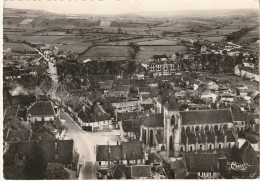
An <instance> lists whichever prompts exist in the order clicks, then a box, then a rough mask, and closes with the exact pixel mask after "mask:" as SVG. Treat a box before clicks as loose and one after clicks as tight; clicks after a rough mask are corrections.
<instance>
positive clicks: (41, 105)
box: [27, 101, 55, 116]
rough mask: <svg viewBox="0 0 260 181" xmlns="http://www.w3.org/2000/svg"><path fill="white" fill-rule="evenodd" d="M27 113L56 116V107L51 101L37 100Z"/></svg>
mask: <svg viewBox="0 0 260 181" xmlns="http://www.w3.org/2000/svg"><path fill="white" fill-rule="evenodd" d="M27 114H31V115H32V116H54V115H55V112H54V108H53V105H52V102H50V101H37V102H35V103H34V104H33V105H32V106H31V107H30V108H29V109H28V112H27Z"/></svg>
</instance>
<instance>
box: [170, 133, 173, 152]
mask: <svg viewBox="0 0 260 181" xmlns="http://www.w3.org/2000/svg"><path fill="white" fill-rule="evenodd" d="M172 149H173V144H172V136H170V150H172Z"/></svg>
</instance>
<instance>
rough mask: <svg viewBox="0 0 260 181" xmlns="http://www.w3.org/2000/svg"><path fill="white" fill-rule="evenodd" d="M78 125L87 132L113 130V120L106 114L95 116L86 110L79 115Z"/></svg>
mask: <svg viewBox="0 0 260 181" xmlns="http://www.w3.org/2000/svg"><path fill="white" fill-rule="evenodd" d="M78 123H79V125H80V126H81V127H82V129H83V130H85V131H98V130H104V129H112V128H113V125H112V119H110V117H109V116H108V115H106V114H98V115H93V114H91V113H89V112H87V111H85V110H84V109H81V110H80V111H79V113H78Z"/></svg>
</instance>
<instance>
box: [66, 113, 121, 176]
mask: <svg viewBox="0 0 260 181" xmlns="http://www.w3.org/2000/svg"><path fill="white" fill-rule="evenodd" d="M61 119H65V120H66V122H65V125H66V126H67V127H68V130H67V132H66V136H67V137H69V138H71V139H73V140H74V143H75V149H76V151H77V152H78V153H79V154H80V158H79V162H80V163H82V165H83V166H82V167H81V169H80V173H79V180H86V179H96V166H95V162H96V154H95V146H96V145H97V144H100V145H105V144H110V145H116V144H117V142H118V141H120V137H119V135H118V134H119V132H118V131H112V132H85V131H83V130H82V129H81V128H80V127H79V126H78V125H77V123H75V122H74V121H73V119H72V118H71V117H70V116H69V115H68V114H67V113H65V112H63V111H61Z"/></svg>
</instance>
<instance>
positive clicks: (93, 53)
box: [79, 46, 133, 60]
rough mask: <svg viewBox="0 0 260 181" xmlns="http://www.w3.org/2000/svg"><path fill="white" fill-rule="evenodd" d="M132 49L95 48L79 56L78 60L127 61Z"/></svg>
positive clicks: (118, 47) (121, 47)
mask: <svg viewBox="0 0 260 181" xmlns="http://www.w3.org/2000/svg"><path fill="white" fill-rule="evenodd" d="M130 52H133V49H132V48H131V47H128V46H95V47H92V48H90V49H89V50H88V51H87V52H85V53H84V54H83V55H81V56H80V58H79V60H86V59H88V58H90V59H94V60H95V59H96V60H129V59H132V58H131V53H130Z"/></svg>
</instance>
